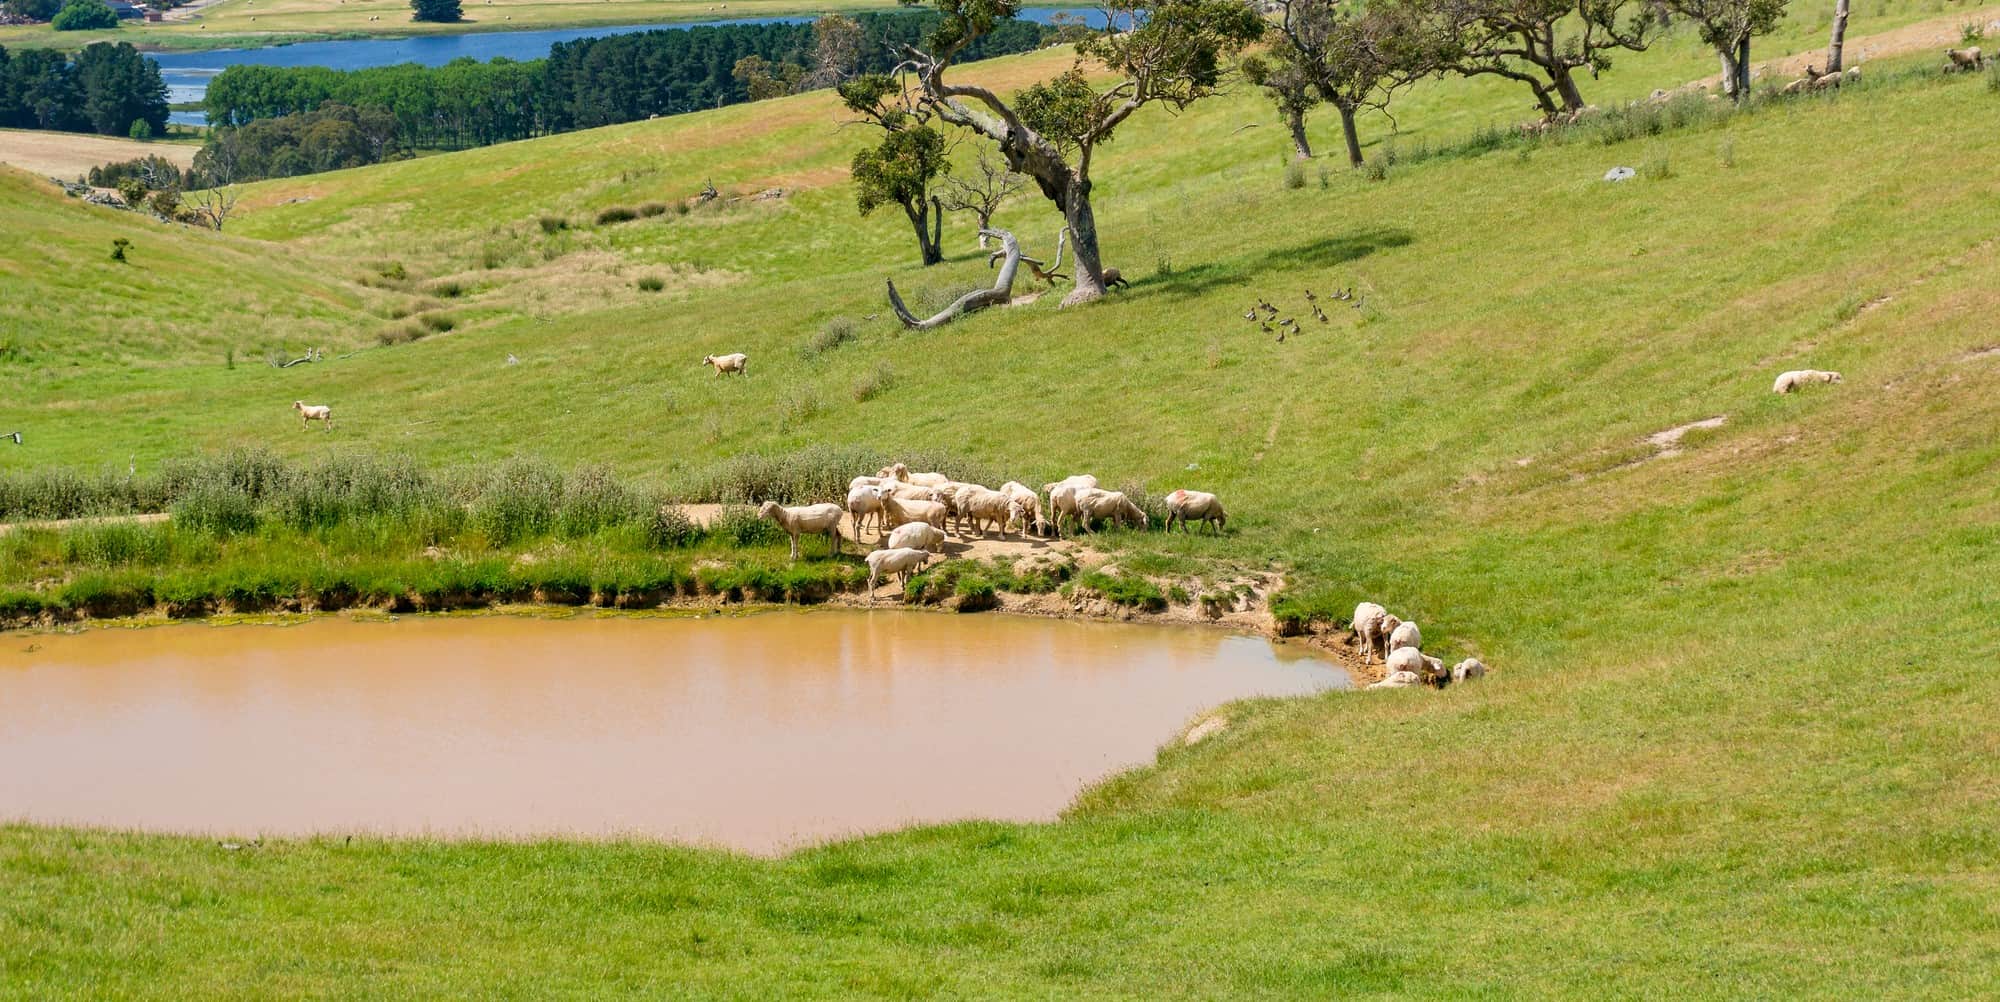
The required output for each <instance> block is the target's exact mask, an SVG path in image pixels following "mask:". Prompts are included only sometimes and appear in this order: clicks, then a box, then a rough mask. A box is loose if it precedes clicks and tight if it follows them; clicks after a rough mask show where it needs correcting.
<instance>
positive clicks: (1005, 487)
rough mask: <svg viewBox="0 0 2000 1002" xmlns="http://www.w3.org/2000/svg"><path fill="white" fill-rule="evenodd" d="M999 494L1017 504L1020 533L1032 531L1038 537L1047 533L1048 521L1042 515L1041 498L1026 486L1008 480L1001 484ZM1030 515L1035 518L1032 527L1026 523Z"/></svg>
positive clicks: (1016, 481)
mask: <svg viewBox="0 0 2000 1002" xmlns="http://www.w3.org/2000/svg"><path fill="white" fill-rule="evenodd" d="M1000 492H1001V493H1002V494H1005V495H1007V496H1009V497H1011V498H1013V499H1014V500H1015V501H1016V502H1017V503H1018V508H1017V510H1018V511H1019V512H1020V513H1021V531H1022V532H1030V531H1032V532H1034V533H1035V534H1037V535H1040V534H1042V533H1044V532H1047V531H1048V524H1049V520H1048V519H1047V518H1044V517H1043V515H1042V496H1041V495H1040V494H1037V493H1035V492H1034V490H1033V489H1031V488H1030V487H1029V486H1028V485H1027V484H1024V483H1021V482H1020V481H1018V480H1009V481H1007V482H1006V483H1004V484H1001V485H1000ZM1030 513H1033V514H1034V516H1035V521H1034V523H1033V525H1032V526H1031V525H1030V524H1029V522H1028V515H1029V514H1030Z"/></svg>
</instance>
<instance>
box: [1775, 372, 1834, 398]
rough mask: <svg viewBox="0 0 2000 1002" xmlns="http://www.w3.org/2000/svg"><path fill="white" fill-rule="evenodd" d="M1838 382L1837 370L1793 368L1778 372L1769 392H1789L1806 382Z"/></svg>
mask: <svg viewBox="0 0 2000 1002" xmlns="http://www.w3.org/2000/svg"><path fill="white" fill-rule="evenodd" d="M1838 382H1840V373H1838V372H1821V371H1820V370H1818V369H1793V370H1792V371H1790V372H1784V373H1779V374H1778V379H1777V381H1776V382H1774V383H1772V384H1771V392H1772V393H1790V392H1792V391H1793V390H1796V389H1798V388H1799V387H1801V386H1804V385H1806V384H1808V383H1838Z"/></svg>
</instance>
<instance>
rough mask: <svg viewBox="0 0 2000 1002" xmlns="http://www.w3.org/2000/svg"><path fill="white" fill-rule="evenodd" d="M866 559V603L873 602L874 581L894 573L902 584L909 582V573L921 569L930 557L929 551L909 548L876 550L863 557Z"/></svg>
mask: <svg viewBox="0 0 2000 1002" xmlns="http://www.w3.org/2000/svg"><path fill="white" fill-rule="evenodd" d="M863 559H865V560H867V561H868V604H869V605H874V604H875V583H876V582H877V581H880V580H881V579H882V578H883V577H884V576H885V575H889V574H894V575H896V577H897V579H898V580H900V581H901V582H902V583H903V584H904V585H908V584H909V583H910V575H911V574H913V573H915V572H916V571H918V570H921V569H922V568H923V566H924V564H925V563H927V562H928V561H929V560H930V559H931V555H930V551H928V550H915V549H909V548H902V549H895V550H876V551H875V552H873V553H870V554H869V555H868V556H867V557H865V558H863Z"/></svg>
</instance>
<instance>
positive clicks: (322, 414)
mask: <svg viewBox="0 0 2000 1002" xmlns="http://www.w3.org/2000/svg"><path fill="white" fill-rule="evenodd" d="M292 409H293V410H295V411H298V412H299V416H300V417H302V418H304V419H305V423H304V424H302V425H300V427H302V428H310V427H312V423H313V422H314V421H325V422H326V430H327V431H332V430H333V408H331V407H328V406H327V405H325V404H317V405H315V404H308V403H306V402H305V401H303V400H294V401H292Z"/></svg>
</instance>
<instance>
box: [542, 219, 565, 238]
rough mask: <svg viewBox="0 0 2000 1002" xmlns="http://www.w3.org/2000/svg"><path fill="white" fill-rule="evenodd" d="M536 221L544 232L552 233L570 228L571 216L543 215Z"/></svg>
mask: <svg viewBox="0 0 2000 1002" xmlns="http://www.w3.org/2000/svg"><path fill="white" fill-rule="evenodd" d="M535 222H536V223H537V224H539V225H540V226H541V228H542V232H543V233H547V234H550V235H554V234H556V233H560V232H562V231H563V230H566V229H569V217H567V216H542V217H540V218H538V219H536V220H535Z"/></svg>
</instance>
